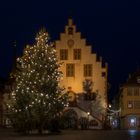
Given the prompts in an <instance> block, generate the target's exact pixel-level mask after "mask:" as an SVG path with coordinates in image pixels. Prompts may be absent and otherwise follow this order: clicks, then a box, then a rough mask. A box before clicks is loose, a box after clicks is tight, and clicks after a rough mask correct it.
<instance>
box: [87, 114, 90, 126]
mask: <svg viewBox="0 0 140 140" xmlns="http://www.w3.org/2000/svg"><path fill="white" fill-rule="evenodd" d="M89 115H90V112H87V116H88V128H89Z"/></svg>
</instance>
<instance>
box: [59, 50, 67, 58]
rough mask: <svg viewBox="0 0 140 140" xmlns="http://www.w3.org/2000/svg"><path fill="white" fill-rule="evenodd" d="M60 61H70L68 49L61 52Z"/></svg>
mask: <svg viewBox="0 0 140 140" xmlns="http://www.w3.org/2000/svg"><path fill="white" fill-rule="evenodd" d="M60 60H68V50H67V49H61V50H60Z"/></svg>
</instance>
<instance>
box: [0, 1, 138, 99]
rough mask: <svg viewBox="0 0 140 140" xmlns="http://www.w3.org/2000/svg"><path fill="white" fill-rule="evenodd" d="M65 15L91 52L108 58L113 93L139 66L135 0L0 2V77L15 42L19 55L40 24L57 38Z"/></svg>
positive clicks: (9, 68) (7, 65) (105, 58)
mask: <svg viewBox="0 0 140 140" xmlns="http://www.w3.org/2000/svg"><path fill="white" fill-rule="evenodd" d="M69 15H72V16H73V19H74V22H75V23H76V25H77V30H78V31H81V33H82V36H83V37H84V38H86V39H87V42H88V44H91V45H93V50H94V52H96V53H97V54H98V55H99V56H102V57H103V59H104V60H105V61H106V62H108V66H109V82H110V84H111V91H110V92H111V93H110V97H113V95H115V94H116V93H117V92H116V90H117V89H118V87H119V85H121V84H122V83H123V82H125V81H126V79H127V77H128V74H129V73H132V72H134V71H135V70H136V69H137V68H138V67H139V66H140V1H139V0H131V1H130V0H129V1H128V0H84V1H82V0H28V1H26V0H24V1H23V0H3V2H2V1H0V76H3V77H7V75H8V73H9V72H10V70H11V65H12V61H11V59H12V54H13V50H12V46H13V44H14V42H15V41H16V42H17V49H18V55H21V54H22V49H23V47H24V46H25V45H26V44H32V43H33V42H34V37H35V35H36V33H37V31H39V29H40V28H41V27H46V28H47V30H48V32H49V33H50V35H51V38H52V39H58V38H59V33H60V32H63V31H64V26H65V25H66V24H67V19H68V17H69Z"/></svg>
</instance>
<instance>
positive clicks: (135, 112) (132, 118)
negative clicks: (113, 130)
mask: <svg viewBox="0 0 140 140" xmlns="http://www.w3.org/2000/svg"><path fill="white" fill-rule="evenodd" d="M119 102H120V108H121V114H120V117H121V128H124V129H138V128H140V70H137V71H136V72H134V73H133V74H132V75H129V78H128V80H127V82H126V83H125V84H124V85H123V86H122V88H121V92H120V101H119Z"/></svg>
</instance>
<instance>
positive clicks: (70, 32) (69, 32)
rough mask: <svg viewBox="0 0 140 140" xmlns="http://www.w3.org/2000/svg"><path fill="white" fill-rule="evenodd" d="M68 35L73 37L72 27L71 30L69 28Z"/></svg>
mask: <svg viewBox="0 0 140 140" xmlns="http://www.w3.org/2000/svg"><path fill="white" fill-rule="evenodd" d="M68 34H69V35H73V28H72V27H69V28H68Z"/></svg>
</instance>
